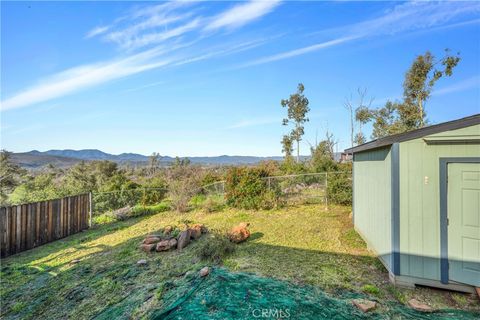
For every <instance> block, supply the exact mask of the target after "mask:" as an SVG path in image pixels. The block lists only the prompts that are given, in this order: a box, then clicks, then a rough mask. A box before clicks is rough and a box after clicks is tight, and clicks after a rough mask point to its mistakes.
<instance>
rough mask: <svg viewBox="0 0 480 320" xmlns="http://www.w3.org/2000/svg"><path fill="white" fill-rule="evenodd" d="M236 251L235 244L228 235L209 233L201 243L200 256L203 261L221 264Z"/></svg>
mask: <svg viewBox="0 0 480 320" xmlns="http://www.w3.org/2000/svg"><path fill="white" fill-rule="evenodd" d="M234 251H235V244H233V243H232V242H230V240H229V239H228V237H227V235H226V234H224V233H221V232H218V231H211V232H209V233H208V234H207V235H206V237H205V239H203V241H202V242H201V243H200V247H199V250H198V254H199V256H200V258H201V259H202V260H206V261H210V262H213V263H220V262H221V261H222V259H223V258H225V257H226V256H227V255H229V254H231V253H233V252H234Z"/></svg>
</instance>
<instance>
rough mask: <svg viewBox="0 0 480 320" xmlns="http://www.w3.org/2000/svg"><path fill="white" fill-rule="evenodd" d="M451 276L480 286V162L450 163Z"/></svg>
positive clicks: (449, 231) (449, 256)
mask: <svg viewBox="0 0 480 320" xmlns="http://www.w3.org/2000/svg"><path fill="white" fill-rule="evenodd" d="M447 183H448V221H449V222H448V260H449V278H450V280H453V281H457V282H460V283H465V284H470V285H473V286H477V287H480V163H449V164H448V182H447Z"/></svg>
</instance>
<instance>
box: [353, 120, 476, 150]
mask: <svg viewBox="0 0 480 320" xmlns="http://www.w3.org/2000/svg"><path fill="white" fill-rule="evenodd" d="M477 124H480V114H474V115H472V116H469V117H465V118H461V119H457V120H452V121H448V122H443V123H439V124H435V125H431V126H428V127H424V128H420V129H416V130H412V131H409V132H404V133H399V134H394V135H391V136H387V137H384V138H379V139H376V140H372V141H369V142H367V143H364V144H361V145H359V146H356V147H353V148H349V149H345V153H348V154H352V153H357V152H362V151H367V150H372V149H377V148H381V147H386V146H390V145H392V144H394V143H396V142H404V141H409V140H413V139H418V138H423V137H425V136H428V135H431V134H435V133H439V132H443V131H450V130H456V129H461V128H465V127H470V126H473V125H477Z"/></svg>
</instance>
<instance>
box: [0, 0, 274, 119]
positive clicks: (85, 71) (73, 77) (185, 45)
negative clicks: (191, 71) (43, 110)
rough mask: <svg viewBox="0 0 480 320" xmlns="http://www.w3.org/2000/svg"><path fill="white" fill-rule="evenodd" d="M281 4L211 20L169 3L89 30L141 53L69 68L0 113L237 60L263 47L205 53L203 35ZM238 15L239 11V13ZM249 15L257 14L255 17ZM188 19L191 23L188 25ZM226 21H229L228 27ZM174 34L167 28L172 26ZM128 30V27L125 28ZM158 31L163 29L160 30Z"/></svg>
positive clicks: (250, 7) (250, 44)
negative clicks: (154, 74) (168, 70)
mask: <svg viewBox="0 0 480 320" xmlns="http://www.w3.org/2000/svg"><path fill="white" fill-rule="evenodd" d="M276 4H277V2H275V1H274V2H268V3H267V2H261V3H258V2H257V1H252V2H248V3H246V4H242V5H238V6H236V7H234V8H233V9H229V10H227V11H225V12H224V14H220V15H219V16H217V17H214V18H212V19H206V18H203V17H194V14H193V12H180V13H179V12H177V10H178V9H179V8H183V7H184V6H187V5H192V3H191V2H185V1H181V2H167V3H162V4H160V5H154V6H147V7H142V8H140V9H137V10H134V11H133V12H131V13H130V14H129V15H127V16H123V17H120V18H118V19H116V20H115V21H114V22H113V23H112V24H111V25H105V26H102V27H96V28H94V29H92V30H90V31H89V32H88V33H87V34H86V37H87V38H92V37H97V36H101V37H102V38H103V39H104V40H107V41H112V42H115V43H117V44H118V45H119V46H120V47H121V48H127V49H129V50H131V49H138V48H142V47H147V46H148V47H149V49H145V48H144V49H143V51H140V52H138V53H135V54H131V53H130V55H127V56H126V57H123V58H117V59H112V60H108V61H104V62H99V63H93V64H88V65H83V66H78V67H74V68H70V69H68V70H65V71H63V72H60V73H57V74H54V75H51V76H48V77H46V78H45V79H42V80H41V81H40V82H39V83H38V84H36V85H33V86H31V87H29V88H26V89H24V90H22V91H21V92H19V93H18V94H16V95H13V96H11V97H9V98H7V99H5V100H3V101H2V103H1V110H2V111H4V110H10V109H15V108H21V107H24V106H28V105H32V104H36V103H39V102H45V101H48V100H51V99H55V98H58V97H62V96H65V95H67V94H71V93H74V92H77V91H79V90H82V89H85V88H89V87H93V86H96V85H99V84H102V83H106V82H109V81H112V80H114V79H119V78H124V77H127V76H130V75H134V74H137V73H141V72H145V71H148V70H152V69H157V68H161V67H167V66H180V65H184V64H188V63H193V62H197V61H201V60H205V59H210V58H214V57H218V56H222V55H227V54H234V53H236V52H240V51H244V50H248V49H251V48H254V47H256V46H258V45H261V44H263V43H264V42H265V41H251V42H246V43H240V44H233V45H232V44H231V43H230V44H229V45H228V46H227V45H224V46H223V47H222V48H216V49H213V50H212V49H210V50H207V51H206V50H205V49H204V48H202V47H201V46H197V47H194V44H196V43H197V42H199V41H200V40H202V39H204V38H205V35H203V34H200V31H201V30H202V28H204V27H205V26H206V24H207V23H213V22H215V21H219V20H221V21H223V22H221V23H220V22H219V24H218V27H219V28H220V27H221V26H225V27H226V26H228V25H231V26H241V25H244V24H246V23H248V22H249V21H253V20H254V19H257V18H259V17H260V16H262V15H264V14H266V13H268V12H270V11H271V10H272V9H273V8H274V6H276ZM232 10H237V11H233V12H237V13H245V14H246V15H247V16H244V17H237V20H238V21H235V19H233V18H230V20H228V19H227V18H226V17H229V16H230V14H231V12H232ZM238 10H240V11H238ZM251 10H258V12H256V13H255V14H254V13H252V12H251ZM187 19H188V21H187V22H185V21H186V20H187ZM227 20H228V21H229V22H228V23H227ZM172 23H173V24H174V26H173V27H172V28H167V26H171V24H172ZM125 24H126V26H125ZM158 27H162V28H164V29H163V30H158ZM194 31H196V32H197V34H196V37H194V38H193V40H192V38H190V39H188V40H187V39H181V41H179V40H178V38H180V37H182V36H184V35H185V34H186V33H189V32H194Z"/></svg>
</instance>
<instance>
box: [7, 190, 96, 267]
mask: <svg viewBox="0 0 480 320" xmlns="http://www.w3.org/2000/svg"><path fill="white" fill-rule="evenodd" d="M89 201H90V200H89V196H88V194H81V195H77V196H72V197H66V198H63V199H55V200H48V201H41V202H35V203H28V204H22V205H17V206H10V207H1V208H0V246H1V248H0V254H1V257H2V258H3V257H7V256H9V255H12V254H15V253H19V252H22V251H25V250H29V249H32V248H35V247H38V246H41V245H43V244H45V243H48V242H52V241H55V240H58V239H61V238H64V237H67V236H69V235H71V234H75V233H77V232H80V231H82V230H84V229H87V228H88V218H89V215H88V208H89V205H90V203H89Z"/></svg>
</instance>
